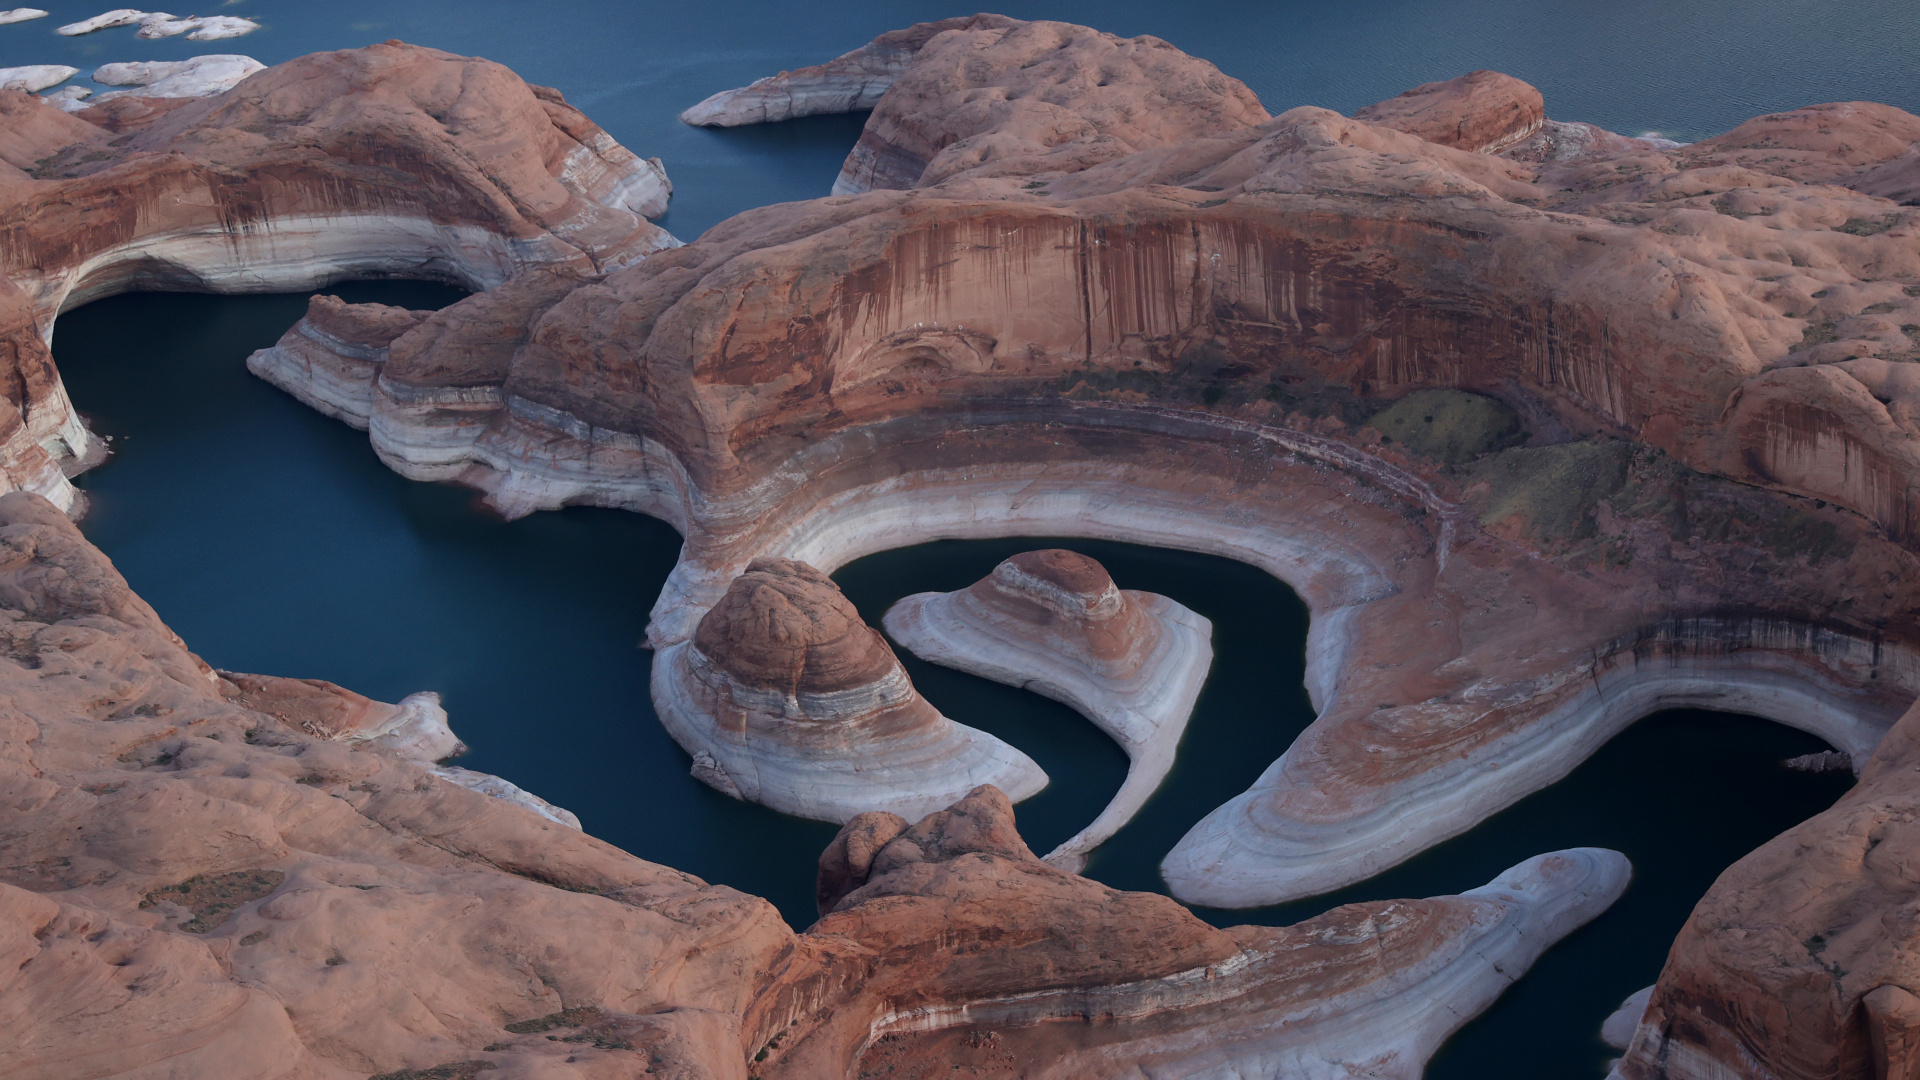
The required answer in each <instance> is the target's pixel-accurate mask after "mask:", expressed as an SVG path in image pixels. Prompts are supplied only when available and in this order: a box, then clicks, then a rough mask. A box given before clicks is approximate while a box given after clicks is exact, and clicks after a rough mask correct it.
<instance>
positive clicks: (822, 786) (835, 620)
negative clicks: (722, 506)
mask: <svg viewBox="0 0 1920 1080" xmlns="http://www.w3.org/2000/svg"><path fill="white" fill-rule="evenodd" d="M653 705H654V711H655V712H656V713H658V714H659V716H660V722H661V723H662V724H664V725H665V726H666V729H667V731H668V732H669V733H670V734H672V736H673V737H674V740H675V741H676V742H678V743H679V744H680V745H681V746H682V747H683V748H685V749H686V751H687V752H688V753H689V754H692V755H693V775H694V776H696V777H698V778H699V779H700V780H701V781H703V782H705V783H707V784H709V785H711V786H712V787H714V788H717V789H718V790H720V791H723V792H726V793H727V794H729V795H732V796H734V797H735V798H739V799H746V800H748V801H751V802H757V803H762V804H764V805H766V806H771V807H773V808H774V809H776V810H781V811H785V812H786V813H789V814H797V815H799V816H801V817H810V818H816V819H819V820H822V821H833V822H845V821H847V820H849V819H850V818H852V817H854V816H855V815H857V814H860V813H863V812H865V811H869V810H883V811H888V812H892V813H897V814H900V815H903V816H905V817H906V818H908V819H911V820H915V821H917V820H919V819H920V818H922V817H925V816H926V815H928V814H931V813H933V812H934V811H936V810H939V809H941V808H943V807H946V806H948V805H950V804H952V803H953V802H954V801H956V800H957V799H959V798H960V797H961V796H963V795H965V794H966V793H967V792H968V791H971V790H972V789H973V788H975V787H978V786H980V785H982V784H992V785H994V786H996V787H998V788H1000V789H1001V790H1004V791H1005V792H1006V793H1007V794H1008V795H1009V796H1011V797H1012V798H1013V799H1015V800H1020V799H1025V798H1027V797H1028V796H1030V795H1033V794H1035V793H1036V792H1038V791H1039V790H1040V789H1041V788H1043V787H1045V786H1046V783H1047V774H1046V773H1045V772H1042V771H1041V769H1040V766H1038V765H1035V764H1034V763H1033V761H1032V759H1030V758H1028V757H1027V756H1026V755H1025V754H1022V753H1021V752H1020V751H1018V750H1016V749H1014V748H1013V747H1011V746H1008V745H1007V744H1006V743H1003V742H1001V741H1000V740H999V739H996V738H994V737H993V736H991V735H988V734H987V733H986V732H984V731H978V730H975V729H973V728H970V727H967V726H966V725H964V724H956V723H954V722H953V721H952V720H949V719H947V718H946V717H945V716H942V715H941V714H940V712H939V710H937V709H935V708H934V707H933V706H932V705H930V704H928V703H927V700H926V699H925V698H923V697H921V696H920V694H919V692H918V691H916V690H915V689H914V688H913V683H912V681H910V680H909V679H908V678H907V673H906V671H905V670H904V669H902V668H901V666H900V661H899V660H898V659H897V658H896V657H895V656H894V655H893V650H892V649H891V648H890V647H888V645H887V643H886V640H885V639H884V638H882V637H881V636H880V634H879V633H878V632H877V631H875V630H874V629H873V628H871V627H869V626H868V625H867V624H866V623H864V622H862V621H861V619H860V613H859V612H858V611H856V610H854V607H853V605H852V604H851V603H850V602H848V600H847V598H846V597H845V596H842V595H841V593H840V589H839V587H838V586H836V585H834V583H833V579H831V578H829V577H827V576H826V575H825V574H822V573H820V572H819V571H818V570H815V569H814V568H813V567H811V566H808V565H806V564H805V563H800V562H793V561H791V560H787V559H756V560H755V561H754V562H753V563H751V564H750V565H749V566H748V567H747V570H746V572H745V573H743V574H741V575H740V576H739V577H738V578H737V579H735V580H734V582H733V584H732V585H731V586H729V587H728V589H727V592H726V595H725V596H724V597H722V598H721V600H720V602H719V603H718V604H716V605H714V607H713V608H712V610H710V611H708V612H707V613H706V615H705V616H704V617H703V618H702V619H701V620H700V627H699V629H698V631H696V632H695V634H694V636H693V639H692V640H691V641H683V642H679V643H677V644H674V645H671V646H669V647H667V648H665V649H662V650H661V651H660V652H659V653H658V654H657V655H656V656H655V657H654V662H653Z"/></svg>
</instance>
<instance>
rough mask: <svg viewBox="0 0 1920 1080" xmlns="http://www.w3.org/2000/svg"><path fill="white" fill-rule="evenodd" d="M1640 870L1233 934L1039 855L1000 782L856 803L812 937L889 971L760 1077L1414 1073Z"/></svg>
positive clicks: (1351, 909)
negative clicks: (938, 801) (1016, 822)
mask: <svg viewBox="0 0 1920 1080" xmlns="http://www.w3.org/2000/svg"><path fill="white" fill-rule="evenodd" d="M848 841H851V842H848ZM876 844H877V847H876V846H875V845H876ZM1627 877H1628V867H1627V864H1626V860H1625V859H1624V858H1622V857H1621V856H1620V855H1618V854H1617V853H1614V852H1609V851H1599V850H1595V849H1578V850H1573V851H1563V852H1556V853H1553V854H1551V855H1543V856H1540V857H1538V858H1535V859H1530V860H1528V861H1527V862H1525V863H1522V864H1521V865H1519V866H1516V867H1514V868H1513V869H1511V870H1509V871H1507V872H1506V873H1505V874H1503V875H1501V876H1500V878H1499V879H1497V880H1496V881H1494V882H1492V883H1490V884H1488V885H1486V886H1483V887H1482V888H1479V889H1475V890H1473V891H1471V892H1468V893H1465V894H1462V895H1460V896H1443V897H1434V898H1432V899H1428V900H1397V901H1387V902H1383V903H1372V904H1356V905H1351V906H1348V907H1342V908H1335V909H1334V910H1332V911H1330V912H1328V913H1326V914H1325V915H1322V916H1319V917H1318V918H1314V919H1309V920H1307V921H1306V922H1303V923H1300V924H1298V925H1295V926H1291V927H1285V928H1278V929H1273V928H1265V927H1250V926H1242V927H1235V928H1233V929H1231V930H1218V929H1214V928H1212V927H1209V926H1207V925H1206V924H1204V923H1202V922H1200V921H1199V920H1198V919H1196V918H1194V917H1193V916H1192V915H1190V914H1188V913H1187V912H1186V911H1185V910H1183V909H1182V908H1181V907H1180V906H1179V905H1177V904H1175V903H1173V902H1172V901H1169V900H1167V899H1166V898H1164V897H1159V896H1152V895H1147V894H1143V893H1125V892H1118V891H1115V890H1113V889H1109V888H1107V887H1105V886H1103V885H1100V884H1098V883H1096V882H1092V881H1089V880H1087V879H1085V878H1080V877H1076V876H1074V875H1071V874H1067V873H1063V872H1062V871H1059V870H1057V869H1055V868H1053V867H1051V866H1048V865H1047V864H1046V863H1044V862H1041V861H1040V860H1038V859H1036V858H1034V857H1033V855H1032V853H1031V852H1029V851H1028V850H1027V848H1026V845H1025V844H1023V843H1022V842H1021V840H1020V836H1019V834H1018V833H1017V832H1016V831H1014V828H1013V819H1012V813H1011V808H1010V807H1009V805H1008V803H1007V801H1006V798H1005V796H1003V795H1001V794H1000V793H999V792H997V791H994V790H993V789H990V788H983V789H981V790H979V791H975V792H973V793H971V794H970V795H968V796H967V798H965V799H963V800H962V801H960V802H959V803H957V804H955V805H954V807H953V808H952V809H950V810H947V811H943V812H941V813H938V814H934V815H932V816H930V817H928V818H926V819H925V820H923V821H921V822H920V823H919V824H918V825H915V826H913V827H911V828H905V827H904V822H902V821H900V819H898V818H892V817H889V816H887V815H880V814H874V815H862V816H861V817H859V818H856V819H854V820H853V821H851V822H849V823H848V824H847V826H846V828H845V829H843V830H842V832H841V836H840V837H839V838H836V840H835V841H834V844H833V846H831V847H829V848H828V850H827V852H826V854H825V855H823V856H822V858H821V881H822V886H823V893H822V904H823V905H826V904H827V903H828V902H829V900H831V908H830V910H829V911H828V913H827V914H825V915H824V916H823V917H822V918H821V920H820V922H819V923H817V924H815V926H814V928H813V929H812V930H811V931H810V932H809V934H808V937H810V938H818V939H822V940H832V939H833V938H835V937H844V938H846V939H848V940H852V941H858V942H860V943H861V944H862V945H864V946H865V947H867V948H869V949H873V950H875V954H874V956H873V959H872V960H870V961H868V962H869V963H870V964H872V965H873V967H872V971H873V974H872V975H871V976H869V977H868V978H866V979H865V980H864V981H863V982H862V983H860V984H859V985H858V986H856V987H851V988H849V991H848V992H846V996H845V997H844V998H842V999H840V1000H838V1001H833V1002H832V1003H831V1011H830V1012H829V1013H828V1014H827V1016H826V1017H825V1018H824V1019H823V1020H819V1021H815V1022H813V1023H809V1022H807V1021H804V1020H803V1021H802V1022H801V1023H798V1024H794V1025H792V1026H790V1027H789V1029H788V1032H787V1033H786V1034H784V1035H783V1036H782V1037H781V1038H778V1039H775V1040H772V1041H771V1042H770V1043H769V1044H767V1047H766V1050H767V1053H768V1057H769V1059H770V1060H768V1061H767V1062H766V1063H765V1064H764V1065H762V1066H760V1070H761V1071H760V1075H762V1076H766V1077H796V1078H797V1077H818V1076H853V1075H885V1074H888V1073H896V1074H904V1075H921V1074H922V1073H921V1072H920V1071H919V1070H927V1069H929V1068H930V1067H932V1068H938V1069H939V1071H941V1072H947V1071H949V1070H950V1069H963V1068H964V1069H967V1070H968V1073H969V1075H985V1076H994V1077H1000V1076H1008V1077H1010V1076H1016V1075H1036V1074H1039V1075H1047V1076H1060V1077H1087V1078H1092V1077H1101V1076H1112V1075H1114V1073H1115V1071H1116V1070H1132V1071H1134V1072H1136V1073H1138V1074H1141V1075H1167V1076H1212V1075H1220V1076H1295V1075H1298V1076H1320V1075H1329V1076H1330V1075H1335V1074H1337V1073H1351V1074H1353V1075H1371V1076H1418V1075H1419V1074H1420V1072H1421V1070H1422V1069H1423V1068H1424V1066H1425V1064H1426V1060H1427V1058H1428V1056H1430V1055H1431V1054H1432V1053H1433V1051H1434V1050H1435V1049H1437V1048H1438V1047H1439V1045H1440V1043H1441V1042H1443V1041H1444V1040H1445V1039H1446V1037H1447V1036H1448V1035H1450V1034H1451V1033H1452V1032H1453V1031H1454V1030H1456V1029H1457V1028H1458V1027H1459V1026H1460V1025H1461V1023H1462V1022H1463V1019H1464V1017H1465V1016H1468V1015H1472V1014H1473V1013H1477V1012H1478V1011H1479V1010H1481V1009H1483V1008H1485V1007H1486V1005H1487V1004H1489V1003H1491V1002H1492V1000H1493V999H1494V998H1495V997H1496V996H1497V995H1498V994H1499V992H1500V991H1501V990H1502V989H1504V987H1505V986H1506V984H1507V983H1509V982H1510V981H1511V980H1512V979H1514V978H1517V977H1518V976H1519V975H1521V974H1522V973H1524V971H1525V970H1526V968H1527V967H1528V966H1529V965H1531V964H1532V962H1533V960H1534V958H1535V957H1537V956H1538V955H1539V954H1540V952H1541V951H1542V950H1543V949H1544V947H1545V945H1547V944H1548V943H1549V942H1551V941H1554V940H1557V939H1558V938H1560V937H1562V936H1564V935H1565V934H1567V933H1568V932H1570V931H1571V930H1573V929H1574V928H1575V927H1577V926H1579V925H1581V924H1582V923H1584V922H1586V921H1587V920H1588V919H1590V918H1592V917H1593V916H1594V915H1596V914H1598V913H1599V912H1600V911H1602V910H1604V909H1605V908H1606V906H1607V905H1608V904H1610V903H1612V901H1613V900H1614V898H1615V897H1617V896H1618V895H1619V894H1620V892H1621V891H1622V890H1623V889H1624V888H1625V887H1626V884H1627ZM829 882H831V883H833V889H832V891H831V892H829V891H827V889H826V886H827V884H828V883H829ZM1088 942H1099V943H1100V946H1099V948H1097V949H1088V948H1085V947H1084V944H1085V943H1088ZM929 960H931V961H932V962H928V961H929ZM774 1026H775V1027H776V1028H777V1027H778V1025H774ZM1022 1070H1025V1072H1024V1073H1023V1072H1022Z"/></svg>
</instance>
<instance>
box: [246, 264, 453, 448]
mask: <svg viewBox="0 0 1920 1080" xmlns="http://www.w3.org/2000/svg"><path fill="white" fill-rule="evenodd" d="M432 314H433V313H432V312H430V311H412V310H409V309H407V308H397V307H389V306H387V305H385V304H348V303H345V302H343V301H341V300H340V298H339V297H335V296H326V295H321V296H316V297H314V298H313V299H312V300H309V301H308V302H307V315H306V317H305V318H303V319H301V320H300V321H299V322H297V323H295V324H293V329H291V330H288V331H287V332H286V333H285V334H284V335H282V336H281V338H280V340H279V341H278V342H275V343H274V344H273V346H272V347H271V348H266V349H261V350H259V351H258V352H255V353H254V354H253V355H251V356H249V357H247V370H248V371H251V372H253V373H254V374H255V375H258V376H260V377H261V378H262V379H265V380H266V381H268V382H270V383H272V384H273V385H275V386H278V387H279V388H280V389H282V390H285V391H286V392H287V393H289V394H292V395H293V396H294V397H297V398H299V399H300V400H301V401H303V402H305V403H306V404H308V405H310V406H312V407H313V408H315V409H317V410H319V411H320V412H323V413H325V414H326V415H328V416H331V417H333V418H334V419H336V420H341V421H345V422H346V423H348V424H351V425H352V426H354V427H356V428H359V429H360V430H362V431H365V430H366V429H367V425H368V423H369V422H370V421H371V419H372V416H373V408H374V383H375V381H376V380H378V379H379V377H380V371H381V369H382V368H383V367H384V366H385V365H386V362H387V357H388V355H389V354H390V352H391V349H392V346H393V341H394V339H395V338H397V337H399V336H400V335H402V334H404V333H406V332H407V331H409V330H412V329H413V328H414V327H416V326H419V325H420V324H421V323H422V322H425V321H426V320H427V318H428V317H430V316H431V315H432Z"/></svg>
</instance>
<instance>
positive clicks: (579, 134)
mask: <svg viewBox="0 0 1920 1080" xmlns="http://www.w3.org/2000/svg"><path fill="white" fill-rule="evenodd" d="M239 59H244V58H239ZM154 92H155V91H152V90H151V89H150V88H145V87H143V88H139V89H135V90H129V91H126V92H124V93H116V94H112V95H101V97H102V98H103V99H108V98H110V99H111V100H103V101H101V102H100V103H99V104H97V105H94V106H92V107H87V108H81V109H78V110H77V111H76V112H74V113H73V114H71V115H69V114H67V113H64V112H61V111H60V110H59V109H57V108H55V107H54V106H53V105H51V104H48V103H46V102H44V101H42V100H40V99H38V98H35V97H33V96H31V95H28V94H24V93H17V92H6V93H0V128H4V129H5V131H6V133H7V137H6V140H5V145H4V148H0V236H4V241H3V242H0V267H3V268H4V272H5V277H6V279H7V281H6V284H5V285H3V286H0V335H4V337H5V340H6V341H7V343H8V348H7V354H6V356H5V357H4V358H0V366H3V367H4V375H5V380H6V385H7V387H8V390H7V393H6V394H5V397H6V400H7V404H6V405H5V406H4V407H0V412H4V413H5V415H3V416H0V440H4V447H3V448H0V480H3V481H4V487H5V488H6V489H8V490H11V489H13V488H23V489H26V490H30V491H37V492H40V493H41V494H44V495H46V496H47V497H49V498H51V499H53V500H54V501H55V502H56V503H57V504H59V505H61V506H63V507H66V506H71V505H72V503H73V499H74V492H73V488H72V487H71V485H69V484H68V483H67V480H66V477H65V476H64V475H63V469H66V468H73V467H75V463H76V462H83V461H86V460H89V459H90V458H91V457H92V456H93V454H94V451H95V450H96V447H95V446H94V444H93V443H92V442H91V441H90V437H89V436H88V434H87V432H86V429H85V428H84V427H83V426H82V425H81V423H80V421H79V420H78V419H77V418H76V416H75V415H74V412H73V409H72V406H71V404H70V403H69V402H68V401H67V397H66V391H65V390H64V389H63V388H62V387H61V385H60V379H59V375H58V373H57V372H56V371H55V370H54V368H53V364H52V360H51V357H50V356H49V354H48V351H47V346H46V340H47V339H48V338H50V337H51V335H52V332H53V323H54V318H55V316H56V315H57V314H58V313H59V312H60V311H62V310H64V309H65V308H68V307H71V306H73V305H76V304H82V303H85V302H87V301H88V300H92V299H97V298H98V297H101V296H105V295H108V294H110V293H114V292H120V291H124V290H127V289H190V290H207V291H216V292H268V291H285V290H292V289H307V288H313V287H315V286H318V285H324V284H326V283H328V282H330V281H335V280H338V279H341V278H348V277H368V276H374V277H378V276H388V275H400V276H407V277H426V278H437V279H440V280H445V281H450V282H454V283H457V284H461V285H465V286H467V287H469V288H476V289H484V288H489V287H492V286H495V285H498V284H500V283H502V282H504V281H506V280H507V279H508V278H510V277H512V276H513V275H515V274H517V273H520V272H522V271H525V270H528V269H531V268H533V267H540V266H550V267H555V268H563V269H570V270H575V271H579V272H584V273H592V272H598V271H601V270H606V269H610V268H613V267H617V266H622V265H626V264H629V263H632V262H634V261H637V260H638V259H640V258H641V257H643V256H645V255H646V254H647V253H649V252H652V251H657V250H660V249H662V248H665V247H670V246H672V245H674V244H675V243H677V241H676V240H674V239H673V237H671V236H669V235H668V234H667V233H666V232H665V231H664V230H662V229H660V228H658V227H656V226H654V225H653V224H652V223H650V222H649V221H648V220H647V218H649V217H654V216H658V215H659V214H661V213H662V212H664V211H665V209H666V202H667V197H668V194H669V192H670V191H671V186H670V185H669V184H668V182H667V179H666V173H665V172H664V171H663V170H662V168H661V167H660V166H659V164H658V163H657V162H648V161H642V160H641V159H639V158H637V157H635V156H634V155H633V153H631V152H630V151H628V150H627V149H625V148H624V147H622V146H620V145H619V144H618V143H616V142H614V141H613V139H612V138H610V137H609V136H608V135H607V134H606V133H605V132H604V131H602V130H600V128H598V127H597V126H595V125H594V124H593V123H592V122H591V121H589V120H587V118H586V117H584V116H582V115H581V114H580V113H579V112H578V111H577V110H575V109H573V108H572V107H571V106H569V105H567V104H566V102H565V101H564V99H562V98H561V96H560V94H559V93H558V92H557V91H553V90H548V89H545V88H540V87H531V86H528V85H527V84H526V83H524V82H522V81H520V79H519V78H518V77H516V76H515V75H514V74H513V73H512V72H510V71H508V70H507V69H506V68H504V67H501V66H500V65H498V64H491V63H488V62H487V61H484V60H476V59H470V58H467V57H459V56H453V55H451V54H448V53H443V52H438V51H436V50H433V49H422V48H416V47H414V46H410V45H402V44H400V43H398V42H389V43H387V44H385V45H374V46H369V47H368V48H365V49H354V50H346V51H342V52H334V53H316V54H314V55H312V56H307V57H302V58H300V59H298V60H293V61H290V62H288V63H285V64H281V65H279V66H277V67H274V68H272V69H269V70H266V71H258V72H255V73H253V74H251V75H250V76H248V77H246V78H245V79H244V80H243V81H241V82H240V83H239V84H238V85H237V86H235V87H234V88H233V89H231V90H228V91H226V92H225V93H220V94H215V95H213V96H211V97H178V96H169V97H156V96H147V95H149V94H151V93H154ZM157 92H158V93H167V92H168V91H167V90H166V88H164V87H163V88H161V90H159V91H157Z"/></svg>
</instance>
